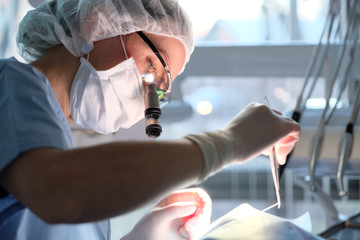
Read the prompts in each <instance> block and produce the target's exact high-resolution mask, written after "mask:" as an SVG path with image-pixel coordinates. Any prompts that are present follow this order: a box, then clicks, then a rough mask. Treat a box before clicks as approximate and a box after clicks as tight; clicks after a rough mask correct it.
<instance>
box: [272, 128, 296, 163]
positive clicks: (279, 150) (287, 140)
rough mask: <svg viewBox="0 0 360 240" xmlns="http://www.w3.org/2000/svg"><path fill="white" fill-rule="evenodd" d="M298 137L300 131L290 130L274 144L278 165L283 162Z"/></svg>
mask: <svg viewBox="0 0 360 240" xmlns="http://www.w3.org/2000/svg"><path fill="white" fill-rule="evenodd" d="M299 138H300V132H296V131H294V132H291V133H290V134H289V135H287V136H285V137H284V138H282V139H281V140H280V141H279V142H278V143H277V144H276V145H275V152H276V157H277V161H278V163H279V164H280V165H284V164H285V162H286V157H287V155H288V154H289V153H290V152H291V151H292V150H293V148H294V147H295V144H296V142H297V141H298V140H299Z"/></svg>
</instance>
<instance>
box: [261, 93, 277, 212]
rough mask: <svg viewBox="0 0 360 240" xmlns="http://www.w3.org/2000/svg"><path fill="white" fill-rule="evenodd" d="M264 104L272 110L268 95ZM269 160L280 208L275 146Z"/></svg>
mask: <svg viewBox="0 0 360 240" xmlns="http://www.w3.org/2000/svg"><path fill="white" fill-rule="evenodd" d="M264 104H265V105H266V106H268V107H269V108H270V105H269V101H268V99H267V97H266V95H265V96H264ZM269 159H270V166H271V174H272V177H273V181H274V187H275V194H276V200H277V203H276V204H277V206H278V208H280V206H281V198H280V184H279V183H280V181H279V171H278V169H279V163H278V161H277V159H276V152H275V146H273V147H272V149H271V152H270V155H269ZM273 206H274V205H273ZM266 210H268V209H264V210H263V211H266Z"/></svg>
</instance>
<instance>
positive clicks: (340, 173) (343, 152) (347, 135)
mask: <svg viewBox="0 0 360 240" xmlns="http://www.w3.org/2000/svg"><path fill="white" fill-rule="evenodd" d="M359 109H360V83H358V87H357V91H356V97H355V102H354V106H353V109H352V113H351V117H350V121H349V123H348V124H347V126H346V129H345V132H344V133H343V136H342V138H341V143H340V147H339V164H338V169H337V174H336V184H337V187H338V190H339V193H338V194H339V196H340V197H344V196H346V195H347V192H346V191H345V188H344V184H343V178H344V174H345V169H346V165H347V163H348V162H349V159H350V156H351V152H352V148H353V145H354V124H355V123H356V120H357V116H358V114H359Z"/></svg>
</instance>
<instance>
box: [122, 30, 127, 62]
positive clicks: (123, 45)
mask: <svg viewBox="0 0 360 240" xmlns="http://www.w3.org/2000/svg"><path fill="white" fill-rule="evenodd" d="M120 41H121V45H122V47H123V50H124V53H125V57H126V59H128V55H127V53H126V49H125V44H124V40H123V39H122V36H121V35H120Z"/></svg>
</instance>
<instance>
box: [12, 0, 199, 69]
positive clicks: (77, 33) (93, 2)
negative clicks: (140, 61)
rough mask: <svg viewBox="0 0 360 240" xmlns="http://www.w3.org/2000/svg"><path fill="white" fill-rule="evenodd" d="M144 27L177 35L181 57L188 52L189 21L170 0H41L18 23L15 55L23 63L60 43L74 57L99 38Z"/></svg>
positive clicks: (190, 42)
mask: <svg viewBox="0 0 360 240" xmlns="http://www.w3.org/2000/svg"><path fill="white" fill-rule="evenodd" d="M135 31H144V32H147V33H153V34H157V35H163V36H168V37H174V38H177V39H179V40H180V41H181V42H182V43H183V44H184V46H185V49H186V60H185V63H187V62H188V61H189V58H190V55H191V53H192V52H193V50H194V42H193V32H192V25H191V22H190V19H189V17H188V16H187V14H186V13H185V12H184V10H183V9H182V8H181V7H180V5H179V4H178V2H177V1H176V0H46V1H45V2H43V3H41V4H40V5H39V6H38V7H37V8H36V9H34V10H31V11H29V12H28V13H27V14H26V16H25V17H24V19H23V20H22V21H21V23H20V26H19V32H18V34H17V44H18V50H19V54H20V55H21V56H22V57H23V58H24V59H25V60H26V61H28V62H32V61H34V60H37V59H39V58H40V57H41V56H42V55H43V54H44V53H45V52H46V51H47V50H49V49H50V48H51V47H53V46H56V45H59V44H63V45H64V46H65V47H66V48H67V49H68V50H69V51H70V52H71V53H72V54H73V55H74V56H81V55H84V54H87V53H89V52H90V51H91V50H92V49H93V43H94V42H95V41H99V40H102V39H106V38H110V37H115V36H118V35H126V34H129V33H133V32H135Z"/></svg>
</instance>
